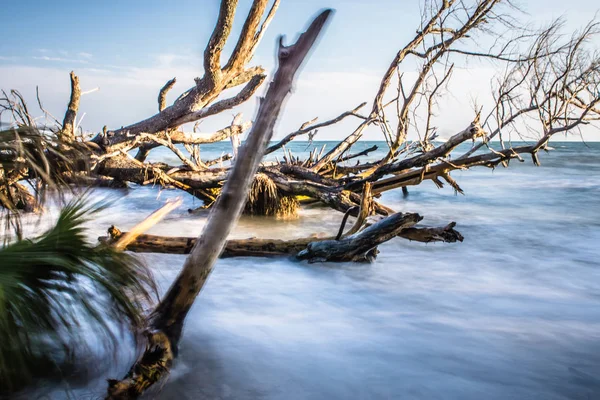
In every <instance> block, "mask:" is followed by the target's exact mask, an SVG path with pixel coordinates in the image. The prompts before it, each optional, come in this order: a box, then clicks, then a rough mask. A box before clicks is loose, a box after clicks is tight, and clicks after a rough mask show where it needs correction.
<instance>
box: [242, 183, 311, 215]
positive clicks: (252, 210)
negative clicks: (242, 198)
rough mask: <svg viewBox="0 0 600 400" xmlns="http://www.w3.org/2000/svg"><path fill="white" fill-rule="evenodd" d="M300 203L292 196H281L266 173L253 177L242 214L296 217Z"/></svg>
mask: <svg viewBox="0 0 600 400" xmlns="http://www.w3.org/2000/svg"><path fill="white" fill-rule="evenodd" d="M299 207H300V203H299V202H298V200H296V198H295V197H292V196H281V195H280V193H279V190H278V189H277V186H276V185H275V182H273V180H271V178H269V177H268V176H267V175H266V174H263V173H259V174H256V176H255V177H254V181H253V182H252V186H251V187H250V192H249V193H248V201H247V202H246V206H245V208H244V214H247V215H264V216H276V217H278V218H296V217H297V215H298V208H299Z"/></svg>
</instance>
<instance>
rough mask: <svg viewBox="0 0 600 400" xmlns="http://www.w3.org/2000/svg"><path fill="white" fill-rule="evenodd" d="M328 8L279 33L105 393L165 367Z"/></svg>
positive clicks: (129, 391) (136, 391) (112, 394)
mask: <svg viewBox="0 0 600 400" xmlns="http://www.w3.org/2000/svg"><path fill="white" fill-rule="evenodd" d="M330 13H331V10H325V11H323V12H322V13H321V14H320V15H319V16H318V17H317V18H315V20H314V21H313V23H312V24H311V25H310V27H309V28H308V29H307V30H306V32H305V33H303V34H302V35H301V36H300V37H299V38H298V40H297V42H296V43H295V44H294V45H292V46H289V47H286V46H284V45H283V38H280V40H279V48H278V58H279V67H278V69H277V72H276V73H275V76H274V78H273V82H272V83H271V85H270V86H269V90H268V91H267V94H266V95H265V98H264V99H263V100H262V101H261V105H260V108H259V110H258V115H257V117H256V122H255V124H254V127H253V128H252V131H251V132H250V134H249V136H248V139H247V140H246V142H245V143H244V146H243V147H242V149H241V150H240V154H239V157H238V158H237V160H236V162H235V165H234V167H233V170H232V171H231V174H230V176H229V179H228V180H227V183H226V184H225V187H224V188H223V191H222V193H221V196H220V197H219V200H218V201H217V203H216V205H215V207H214V208H213V210H212V211H211V215H210V217H209V220H208V224H207V225H206V227H205V229H204V232H203V234H202V235H201V236H200V237H199V238H198V241H197V242H196V244H195V245H194V247H193V248H192V250H191V252H190V255H189V256H188V258H187V259H186V261H185V264H184V266H183V269H182V270H181V272H180V273H179V276H178V277H177V279H176V280H175V282H174V283H173V284H172V286H171V288H170V289H169V290H168V292H167V294H166V295H165V296H164V298H163V299H162V300H161V302H160V303H159V304H158V306H157V307H156V309H155V310H154V312H153V313H152V314H151V316H150V318H149V321H148V329H147V340H148V343H147V346H146V351H145V352H144V354H143V355H142V356H141V357H140V359H139V360H138V361H137V362H136V363H135V364H134V366H133V367H132V368H131V370H130V372H129V373H128V374H127V376H126V377H125V379H123V380H122V381H111V382H110V385H109V389H108V397H107V398H109V399H130V398H137V397H138V396H139V395H141V394H142V393H143V392H144V390H146V388H148V387H149V386H150V385H152V384H154V383H156V382H157V381H158V380H160V379H161V378H163V377H164V376H165V374H166V373H167V372H168V370H169V368H170V366H171V363H172V360H173V357H174V356H175V355H176V354H177V346H178V343H179V338H180V336H181V332H182V329H183V323H184V320H185V317H186V315H187V313H188V311H189V309H190V308H191V306H192V304H193V302H194V300H195V299H196V296H197V295H198V293H199V292H200V290H201V289H202V286H203V285H204V283H205V282H206V280H207V278H208V276H209V274H210V272H211V270H212V268H213V265H214V263H215V261H216V259H217V257H218V256H219V254H220V253H221V251H222V249H223V246H224V244H225V240H226V239H227V236H228V235H229V232H230V231H231V229H232V228H233V226H234V225H235V223H236V221H237V219H238V218H239V216H240V214H241V211H242V208H243V207H244V203H245V201H246V194H247V192H248V188H249V186H250V184H251V182H252V179H253V177H254V174H255V173H256V171H257V169H258V164H259V163H260V161H261V159H262V156H263V154H264V151H265V149H266V147H267V144H268V143H269V140H270V139H271V137H272V135H273V127H274V125H275V121H276V120H277V117H278V116H279V113H280V111H281V108H282V106H283V103H284V100H285V98H286V96H287V95H288V94H289V92H290V91H291V88H292V82H293V79H294V76H295V74H296V72H297V70H298V68H299V67H300V65H301V63H302V62H303V60H304V58H305V57H306V55H307V54H308V52H309V50H310V49H311V47H312V45H313V44H314V42H315V40H316V38H317V36H318V35H319V32H320V31H321V29H322V28H323V26H324V25H325V23H326V21H327V18H328V17H329V15H330Z"/></svg>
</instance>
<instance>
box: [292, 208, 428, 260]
mask: <svg viewBox="0 0 600 400" xmlns="http://www.w3.org/2000/svg"><path fill="white" fill-rule="evenodd" d="M421 219H423V218H422V217H421V216H420V215H419V214H402V213H396V214H393V215H390V216H389V217H386V218H384V219H382V220H380V221H379V222H376V223H375V224H373V225H371V226H369V227H368V228H366V229H364V230H362V231H360V232H359V233H356V234H354V235H350V236H347V237H345V238H343V239H340V240H323V241H319V242H312V243H309V244H308V246H307V247H306V249H304V250H302V251H301V252H300V253H298V256H297V257H298V258H299V259H300V260H309V261H313V262H314V261H372V260H374V259H375V257H376V256H377V246H378V245H380V244H381V243H384V242H387V241H388V240H390V239H391V238H393V237H395V236H398V234H399V233H400V232H401V231H402V230H403V229H405V228H407V227H411V226H413V225H415V224H417V223H418V222H419V221H420V220H421Z"/></svg>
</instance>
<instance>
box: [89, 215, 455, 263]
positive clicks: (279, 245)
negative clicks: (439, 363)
mask: <svg viewBox="0 0 600 400" xmlns="http://www.w3.org/2000/svg"><path fill="white" fill-rule="evenodd" d="M395 215H396V217H394V216H392V217H394V218H399V217H398V216H397V215H398V214H395ZM405 215H416V214H405ZM388 218H390V217H388ZM388 218H385V219H388ZM385 219H384V220H385ZM380 222H381V221H380ZM388 224H389V222H388V223H386V224H383V225H377V224H374V225H372V226H371V231H370V232H371V233H370V235H371V237H374V236H377V235H380V236H383V235H387V234H386V233H385V229H387V228H388V227H389V225H388ZM413 225H414V224H413ZM455 225H456V223H455V222H451V223H450V224H448V225H447V226H445V227H441V228H416V227H413V226H410V227H407V226H408V225H404V226H402V227H401V229H400V230H399V231H398V232H397V234H396V236H398V237H400V238H403V239H409V240H414V241H418V242H423V243H430V242H446V243H454V242H456V241H459V242H462V241H463V236H462V235H461V234H460V233H459V232H457V231H456V230H454V226H455ZM373 226H375V228H373ZM384 228H385V229H384ZM379 229H381V231H380V232H376V231H377V230H379ZM365 230H366V229H365ZM361 232H364V230H363V231H361ZM361 232H359V234H360V233H361ZM374 232H375V234H374ZM126 234H127V232H121V231H120V230H119V229H118V228H117V227H115V226H111V227H110V228H108V236H101V237H100V238H98V240H100V242H103V243H115V242H118V241H119V240H120V239H121V238H122V237H123V236H124V235H126ZM348 237H350V236H347V237H346V239H347V238H348ZM392 237H393V235H392V236H390V237H389V238H387V239H386V240H390V239H391V238H392ZM332 240H333V241H335V240H336V239H335V238H334V237H333V236H326V237H318V236H317V235H312V236H309V237H304V238H298V239H290V240H281V239H259V238H248V239H230V240H228V241H227V242H226V243H225V247H224V248H223V251H222V252H221V254H220V256H219V257H220V258H230V257H289V256H296V255H298V254H299V253H300V252H302V251H303V250H306V249H307V248H308V247H309V245H310V244H311V243H318V242H323V241H332ZM379 240H381V238H377V239H376V241H379ZM384 241H385V240H384ZM379 243H383V242H379ZM195 244H196V238H195V237H186V236H159V235H147V234H142V235H139V236H137V237H136V238H135V240H133V241H131V242H130V243H128V245H127V247H126V248H125V249H126V250H129V251H133V252H136V253H163V254H189V252H190V251H191V250H192V248H193V247H194V245H195ZM332 261H333V260H332Z"/></svg>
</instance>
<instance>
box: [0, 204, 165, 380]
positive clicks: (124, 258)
mask: <svg viewBox="0 0 600 400" xmlns="http://www.w3.org/2000/svg"><path fill="white" fill-rule="evenodd" d="M103 207H104V206H102V205H100V204H96V205H92V206H88V205H87V203H86V201H85V200H76V201H73V202H71V203H70V204H68V205H67V206H66V207H64V208H63V210H62V211H61V213H60V216H59V218H58V221H57V222H56V224H55V225H54V227H53V228H51V229H50V230H49V231H47V232H46V233H44V234H43V235H41V236H39V237H37V238H35V239H32V240H19V241H17V242H15V243H12V244H10V245H7V246H5V247H3V248H1V249H0V382H3V385H2V388H3V389H4V390H8V391H12V390H15V389H17V388H19V387H20V386H22V385H23V384H26V383H29V382H31V379H33V378H34V377H39V376H40V375H41V372H44V371H48V370H49V369H48V366H49V365H55V364H56V363H57V361H60V360H63V361H64V360H66V359H67V358H68V357H69V356H70V354H71V352H72V351H73V349H72V348H71V347H72V343H73V342H72V339H73V337H77V332H78V329H79V328H80V323H79V321H80V320H85V321H93V323H94V324H96V325H97V326H98V327H99V330H98V332H101V333H103V334H104V335H106V339H107V340H108V341H111V340H113V341H114V339H115V338H114V335H113V331H112V330H111V328H110V326H109V324H108V322H109V321H110V320H111V318H115V319H117V320H119V321H125V322H127V323H129V324H130V325H132V326H133V327H138V326H139V325H140V324H141V323H142V321H143V318H142V315H141V310H143V309H144V306H145V305H148V302H149V301H150V300H151V293H152V290H153V289H155V287H154V283H153V280H152V277H151V275H150V274H149V271H148V270H147V269H146V268H145V267H144V266H143V265H142V263H141V262H140V261H139V260H138V259H137V258H135V257H134V256H132V255H130V254H128V253H123V252H119V251H116V250H115V249H113V248H111V247H108V246H103V245H101V246H92V245H90V244H89V243H87V241H86V239H85V230H84V227H83V225H84V223H85V222H86V221H88V219H89V218H90V217H91V216H92V215H93V214H94V213H96V212H98V211H99V210H101V209H102V208H103Z"/></svg>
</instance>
